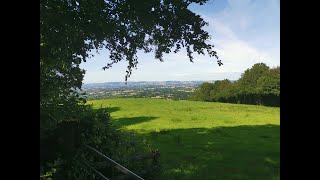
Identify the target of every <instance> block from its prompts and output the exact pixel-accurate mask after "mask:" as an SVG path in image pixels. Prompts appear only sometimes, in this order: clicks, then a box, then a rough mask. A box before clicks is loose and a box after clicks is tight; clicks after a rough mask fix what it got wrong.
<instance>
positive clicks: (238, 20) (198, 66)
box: [81, 0, 280, 84]
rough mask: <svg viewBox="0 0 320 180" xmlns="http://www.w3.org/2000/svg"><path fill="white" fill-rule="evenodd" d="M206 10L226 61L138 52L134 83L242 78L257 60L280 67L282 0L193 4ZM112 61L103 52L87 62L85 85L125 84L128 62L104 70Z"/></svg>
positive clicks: (204, 13)
mask: <svg viewBox="0 0 320 180" xmlns="http://www.w3.org/2000/svg"><path fill="white" fill-rule="evenodd" d="M189 8H190V9H191V10H192V11H193V12H195V13H197V14H200V15H201V16H202V17H203V19H204V20H205V21H206V22H209V26H207V27H205V29H206V30H207V31H208V32H209V34H210V35H211V37H212V39H211V40H210V41H211V43H212V44H214V45H215V50H216V51H217V53H218V56H219V58H220V59H221V60H222V62H223V63H224V65H223V66H218V64H217V62H216V59H214V58H209V57H208V56H203V55H196V53H195V54H194V63H190V62H189V59H188V57H187V55H186V51H181V52H179V53H177V54H174V53H172V54H165V55H164V62H160V61H158V60H156V59H154V53H148V54H144V53H142V52H141V53H138V58H139V59H138V61H139V64H138V69H134V70H133V73H132V75H131V77H130V78H129V79H128V82H130V81H169V80H170V81H171V80H181V81H189V80H222V79H231V80H237V79H238V78H239V77H240V76H241V73H243V71H244V70H246V69H248V68H250V67H251V66H252V65H253V64H255V63H258V62H264V63H266V64H267V65H268V66H270V67H275V66H279V65H280V0H211V1H210V2H209V3H207V4H205V5H203V6H198V5H191V6H190V7H189ZM108 62H110V60H109V59H108V52H107V51H106V50H103V51H101V52H100V54H99V55H97V54H96V55H95V56H94V57H93V58H91V59H89V60H88V61H87V62H85V63H82V64H81V68H83V69H85V70H86V74H85V77H84V83H85V84H86V83H100V82H114V81H120V82H124V77H125V75H126V72H125V71H126V68H127V62H126V61H122V62H119V63H117V64H114V65H113V67H112V68H111V69H107V70H105V71H104V70H102V67H103V66H105V65H106V64H107V63H108Z"/></svg>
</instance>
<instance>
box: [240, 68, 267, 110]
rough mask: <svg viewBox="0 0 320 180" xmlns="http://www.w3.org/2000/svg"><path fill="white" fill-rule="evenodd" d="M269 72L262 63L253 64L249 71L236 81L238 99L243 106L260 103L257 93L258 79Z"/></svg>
mask: <svg viewBox="0 0 320 180" xmlns="http://www.w3.org/2000/svg"><path fill="white" fill-rule="evenodd" d="M268 70H269V67H268V66H267V65H266V64H264V63H257V64H254V65H253V66H252V67H251V68H250V69H247V70H246V71H245V72H244V73H243V74H242V75H241V77H240V79H239V80H238V83H239V88H240V89H239V90H240V91H239V98H240V101H241V102H242V103H245V104H257V103H260V97H259V95H258V92H257V83H258V79H259V78H260V77H261V76H262V75H263V73H265V72H266V71H268Z"/></svg>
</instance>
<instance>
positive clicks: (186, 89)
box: [82, 80, 215, 100]
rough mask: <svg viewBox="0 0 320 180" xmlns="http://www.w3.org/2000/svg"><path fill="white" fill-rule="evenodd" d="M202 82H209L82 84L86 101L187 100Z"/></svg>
mask: <svg viewBox="0 0 320 180" xmlns="http://www.w3.org/2000/svg"><path fill="white" fill-rule="evenodd" d="M203 82H211V83H213V82H215V80H211V81H138V82H127V84H126V83H125V82H106V83H94V84H83V87H82V90H83V91H84V92H85V94H86V95H85V96H86V97H87V99H88V100H93V99H105V98H119V97H123V98H157V99H169V100H187V99H188V98H189V97H190V95H192V94H193V93H194V91H195V90H196V89H197V88H198V86H199V85H200V84H202V83H203Z"/></svg>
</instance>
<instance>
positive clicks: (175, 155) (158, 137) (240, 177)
mask: <svg viewBox="0 0 320 180" xmlns="http://www.w3.org/2000/svg"><path fill="white" fill-rule="evenodd" d="M165 131H166V133H161V131H160V132H151V133H148V134H146V135H143V134H139V135H138V136H140V137H141V138H146V139H148V140H149V141H150V142H151V143H152V144H153V146H154V147H155V148H158V149H159V151H160V154H161V155H160V161H161V164H162V167H163V169H162V174H161V176H160V177H159V179H215V180H231V179H232V180H256V179H259V180H273V179H280V126H279V125H256V126H236V127H217V128H210V129H206V128H194V129H176V130H165Z"/></svg>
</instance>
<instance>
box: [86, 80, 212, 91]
mask: <svg viewBox="0 0 320 180" xmlns="http://www.w3.org/2000/svg"><path fill="white" fill-rule="evenodd" d="M215 81H216V80H209V81H133V82H128V83H127V84H125V82H105V83H89V84H83V86H82V87H83V89H88V88H89V89H91V88H99V89H100V88H104V89H107V88H115V87H135V86H139V87H141V86H148V87H150V86H197V85H200V84H202V83H203V82H211V83H213V82H215Z"/></svg>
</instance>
